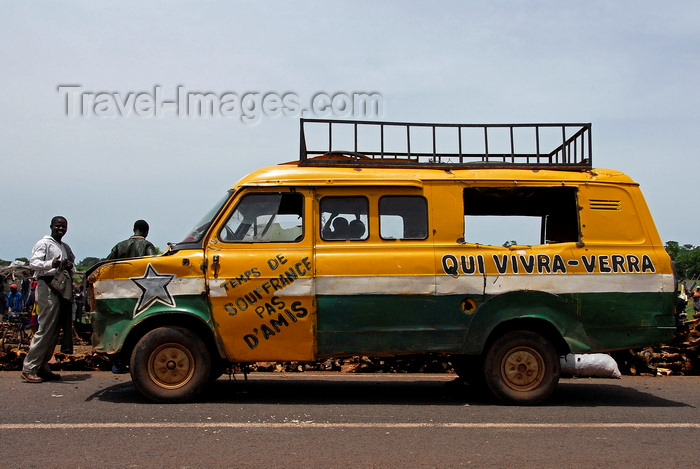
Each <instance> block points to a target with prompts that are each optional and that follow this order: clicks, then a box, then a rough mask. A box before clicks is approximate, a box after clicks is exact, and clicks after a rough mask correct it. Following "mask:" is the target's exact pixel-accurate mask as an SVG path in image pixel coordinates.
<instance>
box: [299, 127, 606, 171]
mask: <svg viewBox="0 0 700 469" xmlns="http://www.w3.org/2000/svg"><path fill="white" fill-rule="evenodd" d="M307 138H308V139H309V140H308V141H307ZM299 139H300V140H299V144H300V154H299V165H301V166H354V167H358V166H359V167H372V166H378V167H405V168H416V167H425V168H446V169H449V168H527V169H561V170H581V171H583V170H589V169H591V168H592V160H591V124H590V123H588V124H573V123H569V124H427V123H407V122H378V121H353V120H334V119H301V120H300V137H299Z"/></svg>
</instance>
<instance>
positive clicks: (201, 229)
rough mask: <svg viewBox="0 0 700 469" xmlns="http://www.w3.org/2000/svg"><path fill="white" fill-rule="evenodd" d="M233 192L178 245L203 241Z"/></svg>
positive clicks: (225, 196)
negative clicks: (203, 237)
mask: <svg viewBox="0 0 700 469" xmlns="http://www.w3.org/2000/svg"><path fill="white" fill-rule="evenodd" d="M232 193H233V191H231V190H230V191H228V192H226V194H225V195H224V196H223V197H222V198H221V200H219V201H218V202H217V203H216V204H215V205H214V206H213V207H212V208H211V209H210V210H209V211H208V212H207V214H206V215H204V216H203V217H202V219H201V220H199V223H197V224H196V225H194V228H193V229H192V230H191V231H190V232H189V233H188V234H187V236H185V237H184V239H183V240H182V241H180V242H179V243H178V244H185V243H188V244H189V243H196V242H199V241H201V239H202V236H204V234H205V233H206V232H207V230H208V229H209V227H210V226H211V223H212V221H214V217H216V214H217V213H219V210H221V207H223V206H224V204H225V203H226V201H227V200H228V199H229V197H231V194H232Z"/></svg>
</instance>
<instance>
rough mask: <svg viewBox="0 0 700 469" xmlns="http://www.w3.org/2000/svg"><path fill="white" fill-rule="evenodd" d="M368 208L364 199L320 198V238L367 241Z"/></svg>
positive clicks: (367, 203)
mask: <svg viewBox="0 0 700 469" xmlns="http://www.w3.org/2000/svg"><path fill="white" fill-rule="evenodd" d="M368 207H369V202H368V201H367V199H366V198H365V197H324V198H322V199H321V238H322V239H324V240H331V241H338V240H363V239H367V237H368V236H369V224H368V216H367V214H368V212H369V208H368Z"/></svg>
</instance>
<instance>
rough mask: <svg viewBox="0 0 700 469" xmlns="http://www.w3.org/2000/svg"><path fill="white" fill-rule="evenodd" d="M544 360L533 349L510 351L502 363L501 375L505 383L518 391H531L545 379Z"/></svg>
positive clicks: (520, 348) (522, 348)
mask: <svg viewBox="0 0 700 469" xmlns="http://www.w3.org/2000/svg"><path fill="white" fill-rule="evenodd" d="M544 371H545V366H544V359H543V358H542V355H540V353H539V352H537V350H535V349H533V348H531V347H517V348H514V349H512V350H510V351H509V352H508V353H507V354H506V355H505V356H504V357H503V361H502V362H501V375H502V376H503V380H504V381H505V383H506V384H507V385H508V386H509V387H510V388H511V389H514V390H516V391H530V390H532V389H535V388H536V387H537V386H539V385H540V384H541V383H542V381H543V379H544Z"/></svg>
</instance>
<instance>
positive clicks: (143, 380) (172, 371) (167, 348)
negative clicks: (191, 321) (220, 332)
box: [130, 327, 211, 403]
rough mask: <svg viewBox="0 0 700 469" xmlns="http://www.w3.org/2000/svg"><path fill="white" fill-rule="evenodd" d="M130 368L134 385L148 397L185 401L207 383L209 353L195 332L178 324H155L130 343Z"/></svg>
mask: <svg viewBox="0 0 700 469" xmlns="http://www.w3.org/2000/svg"><path fill="white" fill-rule="evenodd" d="M130 371H131V379H132V380H133V382H134V385H135V386H136V389H138V390H139V392H141V394H143V395H144V396H146V397H148V398H149V399H151V400H153V401H156V402H166V403H169V402H186V401H189V400H192V399H194V398H195V397H196V396H197V395H198V394H199V393H200V392H201V391H202V389H204V386H205V385H206V384H207V382H208V380H209V376H210V374H211V354H210V353H209V349H208V348H207V346H206V345H205V344H204V342H203V341H202V339H201V338H200V337H199V336H198V335H197V334H195V333H193V332H191V331H188V330H187V329H183V328H180V327H159V328H158V329H154V330H152V331H150V332H148V333H147V334H146V335H144V336H143V337H142V338H141V340H139V342H138V343H137V344H136V347H134V350H133V352H132V353H131V367H130Z"/></svg>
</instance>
